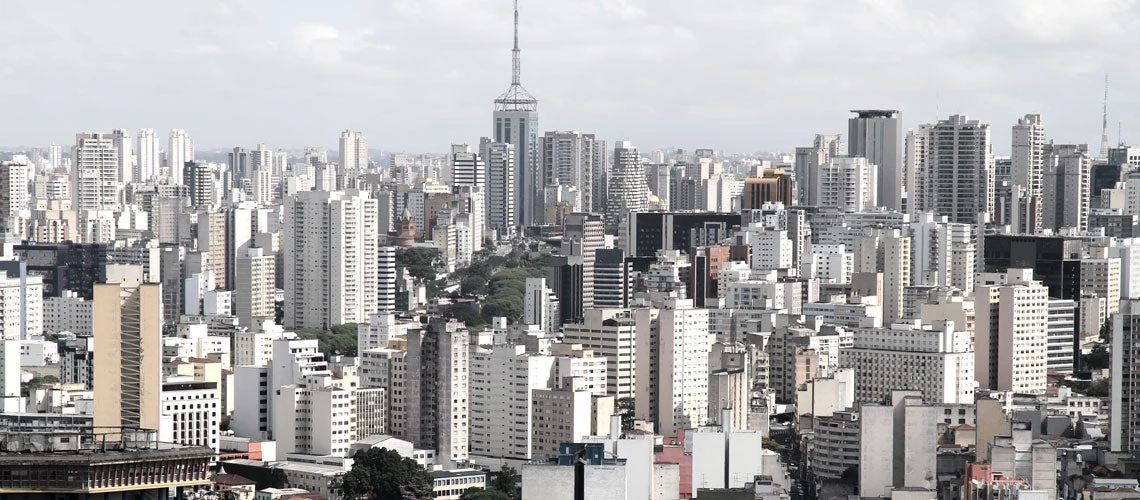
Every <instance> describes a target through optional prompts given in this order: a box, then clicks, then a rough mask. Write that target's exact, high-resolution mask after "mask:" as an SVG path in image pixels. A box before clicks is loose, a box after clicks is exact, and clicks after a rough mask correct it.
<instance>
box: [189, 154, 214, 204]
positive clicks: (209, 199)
mask: <svg viewBox="0 0 1140 500" xmlns="http://www.w3.org/2000/svg"><path fill="white" fill-rule="evenodd" d="M216 168H217V165H216V164H213V163H203V162H197V161H192V162H189V163H187V164H186V167H185V168H184V169H183V170H182V185H183V186H186V191H187V193H188V194H189V195H190V204H191V205H192V206H194V207H195V208H210V207H211V206H213V205H214V204H215V203H216V202H217V201H218V199H217V193H218V191H220V189H219V187H220V186H218V185H217V182H215V180H214V172H215V169H216Z"/></svg>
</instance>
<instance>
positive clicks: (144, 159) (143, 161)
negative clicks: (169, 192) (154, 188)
mask: <svg viewBox="0 0 1140 500" xmlns="http://www.w3.org/2000/svg"><path fill="white" fill-rule="evenodd" d="M161 152H162V146H161V145H160V144H159V142H158V134H156V133H154V129H150V128H144V129H141V130H139V137H138V147H137V148H135V168H134V172H133V174H132V175H131V182H147V181H149V180H150V179H151V178H153V177H154V175H155V174H156V173H157V172H158V169H159V166H160V165H161V164H162V163H161V161H160V160H159V155H160V153H161Z"/></svg>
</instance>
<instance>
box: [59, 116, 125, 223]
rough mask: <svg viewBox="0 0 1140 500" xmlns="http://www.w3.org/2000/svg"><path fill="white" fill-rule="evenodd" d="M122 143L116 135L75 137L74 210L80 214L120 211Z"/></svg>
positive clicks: (73, 154) (72, 164)
mask: <svg viewBox="0 0 1140 500" xmlns="http://www.w3.org/2000/svg"><path fill="white" fill-rule="evenodd" d="M118 141H119V139H118V138H117V137H116V136H115V135H114V134H95V133H80V134H75V149H74V150H72V155H71V157H72V163H71V197H72V200H71V207H72V209H73V210H75V211H76V212H77V213H81V212H89V211H100V210H104V211H112V212H114V211H118V210H119V208H120V207H119V187H120V184H119V168H120V167H121V165H120V160H119V148H118V144H119V142H118Z"/></svg>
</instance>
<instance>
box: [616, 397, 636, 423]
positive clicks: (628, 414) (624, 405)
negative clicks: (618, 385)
mask: <svg viewBox="0 0 1140 500" xmlns="http://www.w3.org/2000/svg"><path fill="white" fill-rule="evenodd" d="M614 406H616V407H617V408H616V409H615V410H614V411H616V412H617V414H618V415H621V430H622V431H628V430H630V429H632V428H633V413H634V411H635V410H634V408H635V406H634V401H633V398H619V399H618V400H617V401H616V402H614Z"/></svg>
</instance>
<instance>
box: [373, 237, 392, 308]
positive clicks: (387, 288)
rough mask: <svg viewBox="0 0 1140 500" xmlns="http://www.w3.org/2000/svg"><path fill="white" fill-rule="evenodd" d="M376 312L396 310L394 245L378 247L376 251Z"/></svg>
mask: <svg viewBox="0 0 1140 500" xmlns="http://www.w3.org/2000/svg"><path fill="white" fill-rule="evenodd" d="M376 255H377V257H378V259H377V262H378V266H377V268H376V286H377V288H376V312H378V313H391V312H395V311H396V247H380V248H378V249H377V251H376Z"/></svg>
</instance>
